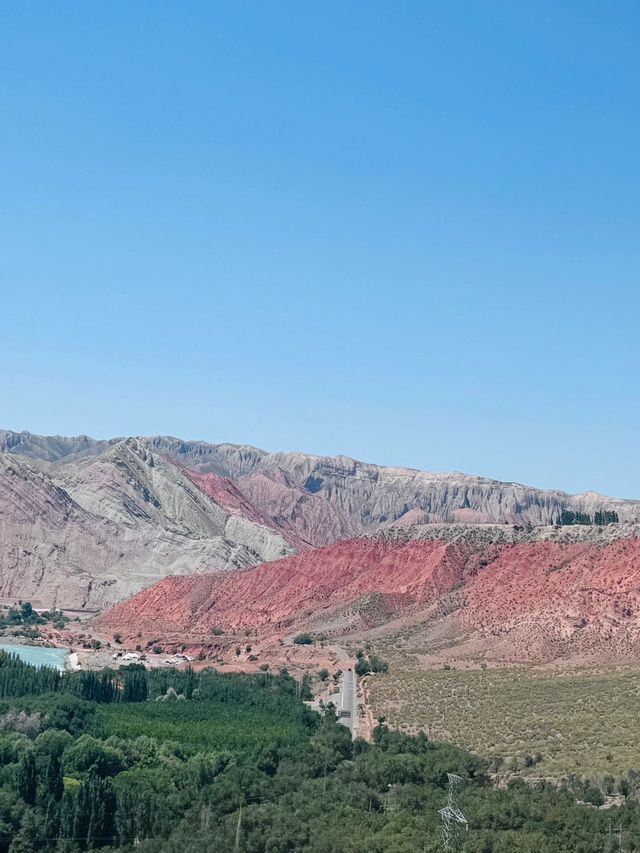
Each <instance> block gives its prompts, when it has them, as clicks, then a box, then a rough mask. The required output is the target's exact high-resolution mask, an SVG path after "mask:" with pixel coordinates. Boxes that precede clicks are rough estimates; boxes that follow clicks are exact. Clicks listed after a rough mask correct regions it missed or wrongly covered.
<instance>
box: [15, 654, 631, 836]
mask: <svg viewBox="0 0 640 853" xmlns="http://www.w3.org/2000/svg"><path fill="white" fill-rule="evenodd" d="M300 694H302V698H304V696H305V695H308V684H307V683H304V684H303V685H302V690H301V688H300V685H299V684H298V683H297V682H296V681H295V680H294V679H293V678H291V677H290V676H289V675H288V674H287V673H286V671H284V670H282V671H280V672H278V673H277V674H275V673H270V672H260V673H258V674H254V675H238V674H235V675H234V674H222V673H219V672H216V671H215V670H212V669H210V670H205V671H203V672H201V673H196V672H194V671H192V670H186V671H181V672H179V671H169V670H158V671H150V672H147V671H145V670H144V669H142V668H141V667H137V666H132V667H129V668H128V669H126V670H125V669H122V670H120V671H117V672H116V671H111V670H108V671H104V672H102V673H91V672H89V673H70V674H63V675H61V674H59V673H57V672H55V671H53V670H49V669H46V668H40V669H36V668H35V667H33V666H30V665H28V664H25V663H23V662H21V661H19V660H18V659H17V658H16V657H14V656H10V655H6V654H0V697H1V698H0V853H5V851H10V852H11V853H32V851H55V853H79V851H84V850H92V849H98V848H102V849H110V848H118V849H120V850H123V851H128V850H130V851H134V850H135V851H138V853H156V851H157V853H159V851H163V853H165V852H166V853H191V851H194V853H195V851H222V853H224V851H230V853H231V852H232V851H245V853H285V851H314V853H340V851H345V853H360V851H367V853H413V851H416V853H420V851H442V850H444V849H447V847H445V845H444V842H443V839H442V820H441V815H440V813H439V810H440V809H443V808H444V807H445V806H446V805H447V798H448V792H449V783H450V780H449V777H448V775H447V774H449V773H453V774H456V775H457V776H459V777H460V779H461V781H460V783H459V784H457V785H456V788H455V799H454V800H453V804H454V806H455V808H456V809H458V810H460V812H461V813H462V814H464V816H466V819H467V824H466V825H465V824H463V823H458V822H456V821H453V822H452V824H451V837H450V839H449V842H448V849H450V850H462V851H475V853H481V851H482V853H484V852H485V851H486V853H490V851H504V853H512V852H513V851H535V853H562V851H572V853H596V851H607V850H618V849H622V850H626V851H633V850H640V807H639V806H638V805H637V803H636V802H635V801H631V799H630V798H629V799H628V800H627V802H625V804H624V805H622V806H618V807H614V808H612V809H609V810H602V809H599V808H597V806H598V805H599V804H601V803H602V793H601V791H600V790H599V789H598V788H597V787H595V786H594V785H593V784H590V783H588V782H586V781H584V780H577V779H574V780H572V782H571V784H567V785H564V786H557V785H552V784H549V783H538V784H525V783H524V782H522V781H520V780H514V781H513V782H511V783H510V784H509V785H508V786H507V787H506V788H497V787H495V786H494V785H493V784H492V782H491V779H490V776H489V765H488V764H487V763H486V762H485V761H484V760H483V759H482V758H481V757H478V756H474V755H472V754H470V753H468V752H466V751H464V750H462V749H459V748H457V747H455V746H452V745H450V744H444V743H435V742H431V741H430V740H428V739H427V738H426V737H425V736H424V735H421V736H417V737H408V736H406V735H402V734H400V733H397V732H394V731H391V730H389V729H387V728H386V727H385V726H384V724H382V725H380V726H378V728H377V729H376V730H375V733H374V741H373V743H371V744H369V743H366V742H365V741H362V740H355V741H352V740H351V736H350V734H349V732H348V730H347V729H346V728H345V727H344V726H341V725H340V724H339V723H338V721H337V719H336V717H335V715H334V714H333V713H332V712H331V711H330V710H329V711H328V712H327V714H326V715H325V716H324V717H320V716H319V715H318V714H316V713H314V712H312V711H310V710H309V709H308V708H307V706H306V705H305V704H304V703H303V701H302V698H300ZM579 801H582V802H579Z"/></svg>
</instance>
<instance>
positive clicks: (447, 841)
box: [438, 773, 469, 850]
mask: <svg viewBox="0 0 640 853" xmlns="http://www.w3.org/2000/svg"><path fill="white" fill-rule="evenodd" d="M447 779H448V781H449V789H448V792H447V805H446V806H445V807H444V808H443V809H438V814H439V815H440V817H441V818H442V835H441V838H442V846H443V848H444V849H445V850H459V849H460V840H461V839H460V830H461V828H462V827H463V826H464V828H465V829H466V830H468V829H469V824H468V823H467V819H466V817H465V816H464V815H463V814H462V812H461V811H460V809H459V808H458V803H457V801H456V789H457V788H458V787H459V786H460V785H461V784H462V777H461V776H457V775H456V774H455V773H447Z"/></svg>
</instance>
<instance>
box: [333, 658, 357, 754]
mask: <svg viewBox="0 0 640 853" xmlns="http://www.w3.org/2000/svg"><path fill="white" fill-rule="evenodd" d="M336 698H339V701H338V702H336V707H337V710H338V715H340V712H341V711H344V712H345V713H346V716H344V717H343V716H339V717H338V718H339V720H340V722H341V723H342V725H343V726H347V728H348V729H349V731H350V732H351V737H355V736H356V733H357V730H358V716H357V714H358V702H357V698H356V677H355V675H354V674H353V672H352V671H351V670H350V669H343V670H342V677H341V679H340V693H339V694H338V697H336Z"/></svg>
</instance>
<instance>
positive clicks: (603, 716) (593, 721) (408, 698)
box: [367, 656, 640, 779]
mask: <svg viewBox="0 0 640 853" xmlns="http://www.w3.org/2000/svg"><path fill="white" fill-rule="evenodd" d="M389 663H390V668H389V672H388V673H387V674H380V675H376V676H375V677H373V678H369V679H368V682H369V683H368V685H367V689H368V699H369V701H370V703H371V707H372V711H373V714H374V716H376V717H378V716H380V715H384V716H385V717H386V719H387V721H388V722H389V724H390V725H392V726H393V727H394V728H398V729H400V730H401V731H403V732H406V733H411V734H414V733H417V732H419V731H424V732H427V733H428V734H429V736H430V737H432V738H434V739H436V740H448V741H451V742H452V743H456V744H459V745H461V746H465V747H467V748H469V749H471V750H472V751H474V752H477V753H480V754H482V755H485V756H487V757H491V758H493V759H494V761H493V768H494V770H495V772H496V773H498V774H501V773H505V774H510V773H513V772H514V771H515V772H518V773H521V774H522V775H524V776H528V777H538V778H560V777H564V776H567V775H569V774H571V773H575V774H577V775H579V776H581V775H586V776H590V777H598V778H600V779H602V778H603V777H605V776H607V775H609V774H611V775H619V774H620V773H621V772H622V773H624V772H626V771H627V770H629V769H632V768H633V769H635V770H638V769H640V716H639V715H638V712H637V709H638V707H639V702H640V667H638V666H626V667H619V668H609V669H604V668H602V669H575V670H569V671H562V672H559V671H549V670H545V669H536V668H532V667H508V668H495V669H475V670H469V669H467V670H464V669H457V668H455V667H453V666H452V667H451V668H450V669H438V670H425V669H423V668H421V667H420V666H419V665H417V664H416V663H415V662H412V661H411V660H410V659H408V658H406V657H405V658H402V657H401V656H394V657H389Z"/></svg>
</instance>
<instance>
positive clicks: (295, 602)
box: [101, 539, 466, 633]
mask: <svg viewBox="0 0 640 853" xmlns="http://www.w3.org/2000/svg"><path fill="white" fill-rule="evenodd" d="M465 560H466V558H465V556H464V554H463V552H462V551H461V550H460V549H459V548H458V546H456V545H452V544H451V543H446V542H438V541H420V542H418V541H416V542H406V543H397V542H381V541H375V540H366V539H354V540H350V541H348V542H341V543H339V544H337V545H333V546H330V547H327V548H321V549H317V550H315V551H310V552H307V553H305V554H300V555H297V556H295V557H292V558H289V559H285V560H278V561H276V562H272V563H265V564H264V565H262V566H261V567H260V570H259V571H254V570H248V571H242V572H228V573H225V574H216V575H198V576H187V577H174V578H167V579H165V580H164V581H162V582H160V583H158V584H155V585H154V586H152V587H150V588H149V589H146V590H144V591H143V592H141V593H139V594H138V595H136V596H134V597H133V598H132V599H129V600H128V601H125V602H123V603H122V604H120V605H118V606H116V607H114V608H113V609H111V610H109V611H108V612H107V613H106V614H105V615H104V616H103V617H102V619H101V624H102V625H103V626H104V627H110V628H118V629H119V630H122V631H123V632H125V633H126V632H127V631H133V630H134V629H136V630H138V629H139V628H140V627H143V629H144V630H145V632H147V631H151V632H156V631H157V632H161V633H162V632H164V633H166V632H176V631H183V632H186V633H189V632H198V631H208V630H210V629H211V628H212V627H214V626H219V627H221V628H223V629H225V630H241V629H243V628H246V627H252V628H258V629H262V630H264V631H269V630H272V631H273V630H278V629H280V628H282V627H284V626H285V625H287V624H294V623H295V624H304V623H305V621H306V620H307V619H308V618H309V617H310V616H312V615H313V616H315V617H316V619H317V618H318V615H319V614H322V613H323V612H326V613H327V615H328V614H332V613H334V612H335V610H336V608H340V607H344V606H345V605H351V604H352V603H353V602H355V601H358V600H359V599H361V598H362V597H363V596H367V595H369V594H371V593H379V594H380V595H381V596H382V597H383V598H384V599H386V600H387V602H388V607H389V609H390V611H394V610H398V609H399V610H403V609H406V608H408V607H411V606H415V605H416V604H421V605H426V604H428V603H431V602H433V601H435V600H437V598H438V596H440V595H441V594H442V593H444V592H446V591H448V590H450V589H451V588H452V587H453V586H454V585H455V584H457V583H460V581H461V580H462V572H463V568H464V565H465Z"/></svg>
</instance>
